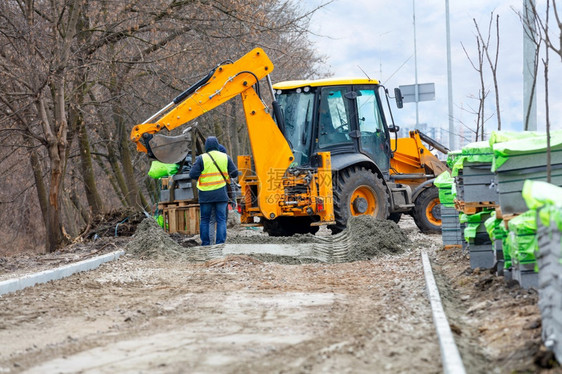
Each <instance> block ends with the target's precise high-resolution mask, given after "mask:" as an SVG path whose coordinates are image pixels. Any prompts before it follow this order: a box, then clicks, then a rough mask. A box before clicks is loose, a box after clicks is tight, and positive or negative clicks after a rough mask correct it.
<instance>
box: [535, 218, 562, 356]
mask: <svg viewBox="0 0 562 374" xmlns="http://www.w3.org/2000/svg"><path fill="white" fill-rule="evenodd" d="M538 225H539V227H538V245H539V253H538V255H537V262H538V267H539V273H538V289H539V309H540V311H541V317H542V338H543V342H544V344H545V346H546V347H547V348H548V349H550V350H552V351H553V352H554V354H555V356H556V358H557V360H558V362H562V246H561V243H562V235H561V233H560V230H559V228H558V226H557V224H556V223H555V222H550V224H548V222H547V225H544V224H542V223H540V220H539V223H538Z"/></svg>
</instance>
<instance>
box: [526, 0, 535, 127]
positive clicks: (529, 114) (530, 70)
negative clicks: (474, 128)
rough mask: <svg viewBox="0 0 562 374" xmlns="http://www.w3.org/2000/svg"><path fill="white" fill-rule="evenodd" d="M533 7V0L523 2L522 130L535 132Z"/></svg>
mask: <svg viewBox="0 0 562 374" xmlns="http://www.w3.org/2000/svg"><path fill="white" fill-rule="evenodd" d="M533 5H534V3H533V0H523V20H524V23H523V127H524V128H523V130H528V131H536V130H537V99H536V97H537V91H536V85H535V92H534V94H533V82H534V81H535V80H536V79H537V77H536V76H535V65H536V64H537V59H536V56H535V51H536V48H537V46H536V45H535V42H533V39H532V37H531V36H532V35H536V31H535V27H534V26H535V25H534V17H533V14H532V9H533ZM527 118H528V123H527Z"/></svg>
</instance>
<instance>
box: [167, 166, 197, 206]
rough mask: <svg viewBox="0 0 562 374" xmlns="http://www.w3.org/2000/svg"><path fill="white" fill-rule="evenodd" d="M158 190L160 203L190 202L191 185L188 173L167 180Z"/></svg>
mask: <svg viewBox="0 0 562 374" xmlns="http://www.w3.org/2000/svg"><path fill="white" fill-rule="evenodd" d="M166 182H167V183H163V184H162V189H161V190H160V202H174V201H182V200H192V199H193V198H194V196H193V185H192V183H191V178H190V177H189V173H180V174H176V175H174V176H171V177H169V178H168V179H167V181H166Z"/></svg>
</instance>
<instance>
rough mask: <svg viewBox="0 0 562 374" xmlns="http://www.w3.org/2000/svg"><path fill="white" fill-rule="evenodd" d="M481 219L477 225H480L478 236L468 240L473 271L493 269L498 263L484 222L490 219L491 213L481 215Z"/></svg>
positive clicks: (477, 229)
mask: <svg viewBox="0 0 562 374" xmlns="http://www.w3.org/2000/svg"><path fill="white" fill-rule="evenodd" d="M480 217H481V218H480V221H479V222H478V223H476V224H477V225H478V227H477V228H476V235H475V236H474V237H471V238H468V240H467V243H468V252H469V256H470V267H471V268H472V269H476V268H483V269H491V268H492V267H493V266H494V264H495V262H496V255H495V252H494V249H493V248H492V241H491V240H490V236H489V235H488V232H487V231H486V226H485V225H484V222H485V221H486V220H487V219H488V218H490V213H481V215H480ZM473 224H474V223H473Z"/></svg>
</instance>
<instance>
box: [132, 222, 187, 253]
mask: <svg viewBox="0 0 562 374" xmlns="http://www.w3.org/2000/svg"><path fill="white" fill-rule="evenodd" d="M125 249H126V251H127V253H129V254H132V255H134V256H135V257H140V258H147V259H158V260H174V259H180V258H185V259H187V258H189V257H190V251H189V249H187V248H184V247H182V246H181V245H179V244H178V243H176V242H175V241H174V240H173V239H172V238H170V235H168V234H167V233H166V232H165V231H164V230H162V228H161V227H160V226H159V225H158V223H156V221H155V220H154V219H153V218H145V219H144V220H143V221H142V222H141V223H140V224H139V225H138V227H137V231H136V232H135V235H134V236H133V239H132V240H131V241H130V242H129V243H128V244H127V246H126V247H125Z"/></svg>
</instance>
